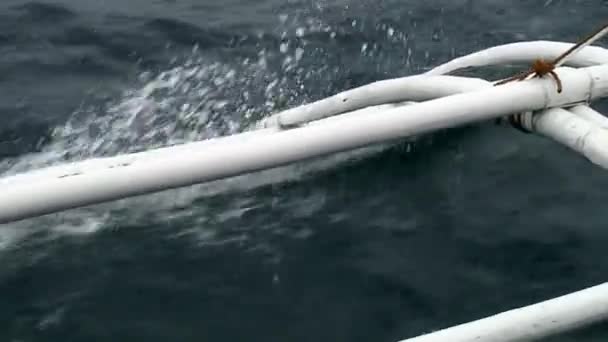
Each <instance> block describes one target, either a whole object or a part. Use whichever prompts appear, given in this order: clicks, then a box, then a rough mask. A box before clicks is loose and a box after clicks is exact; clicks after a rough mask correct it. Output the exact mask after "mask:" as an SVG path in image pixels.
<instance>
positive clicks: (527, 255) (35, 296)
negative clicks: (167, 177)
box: [0, 0, 608, 342]
mask: <svg viewBox="0 0 608 342" xmlns="http://www.w3.org/2000/svg"><path fill="white" fill-rule="evenodd" d="M606 18H608V3H607V2H606V1H599V0H598V1H590V0H589V1H574V0H573V1H560V0H553V1H551V0H547V1H523V0H521V1H498V0H485V1H481V0H480V1H465V0H449V1H448V0H434V1H424V2H423V1H419V0H418V1H409V0H401V1H398V0H383V1H370V0H357V1H349V0H335V1H331V0H316V1H309V0H283V1H281V0H255V1H254V0H226V1H211V0H56V1H46V0H45V1H39V2H28V1H22V0H19V1H17V0H2V2H0V115H1V118H2V120H1V122H0V172H1V173H3V174H12V173H15V172H20V171H25V170H29V169H33V168H37V167H41V166H45V165H50V164H56V163H59V162H62V161H66V160H67V161H69V160H79V159H84V158H87V157H92V156H105V155H115V154H118V153H126V152H130V151H138V150H143V149H147V148H152V147H158V146H166V145H170V144H176V143H180V142H186V141H195V140H201V139H205V138H209V137H213V136H217V135H225V134H230V133H234V132H239V131H242V130H245V129H247V128H248V127H250V126H251V125H252V124H254V123H255V122H256V121H257V120H259V119H260V118H262V117H264V116H267V115H269V114H271V113H273V112H276V111H278V110H280V109H283V108H286V107H290V106H295V105H298V104H301V103H304V102H307V101H311V100H315V99H319V98H322V97H325V96H328V95H331V94H333V93H335V92H338V91H341V90H344V89H348V88H352V87H354V86H357V85H361V84H365V83H368V82H371V81H374V80H379V79H385V78H390V77H398V76H403V75H409V74H414V73H419V72H422V71H424V70H427V69H429V68H430V67H432V66H434V65H437V64H438V63H441V62H444V61H447V60H449V59H450V58H452V57H454V56H460V55H463V54H466V53H469V52H472V51H475V50H478V49H481V48H486V47H490V46H493V45H496V44H501V43H507V42H513V41H521V40H533V39H551V40H560V41H573V40H576V39H577V38H579V37H581V36H583V35H584V34H586V33H587V32H588V31H590V30H592V29H594V28H595V27H597V26H598V25H600V24H603V23H604V22H605V21H606ZM598 44H599V45H603V46H606V45H607V43H606V42H605V41H604V42H599V43H598ZM482 76H483V75H482ZM603 107H604V108H606V106H605V105H604V106H603ZM607 187H608V174H607V173H606V172H605V171H602V170H600V169H599V168H597V167H595V166H593V165H591V164H590V163H589V162H587V161H586V160H584V159H582V158H581V157H579V156H577V155H575V154H574V153H571V152H570V151H568V150H566V149H565V148H563V147H561V146H558V145H556V144H555V143H553V142H551V141H548V140H546V139H543V138H540V137H537V136H532V135H524V134H521V133H519V132H517V131H515V130H511V129H505V128H504V127H497V126H494V125H492V124H485V123H484V124H479V125H473V126H468V127H463V128H458V129H452V130H448V131H444V132H439V133H437V134H433V135H431V136H427V137H423V138H422V139H420V140H417V141H416V142H415V143H413V144H408V143H406V142H404V143H403V144H398V145H396V146H392V147H387V148H382V149H371V150H370V149H367V150H365V151H362V152H359V153H346V154H342V155H339V156H336V157H331V158H325V159H323V160H317V161H311V162H307V163H302V164H298V165H294V166H290V167H284V168H280V169H276V170H271V171H269V172H263V173H258V174H254V175H249V176H243V177H239V178H235V179H230V180H226V181H221V182H215V183H212V184H207V185H201V186H195V187H192V188H187V189H180V190H174V191H167V192H165V193H161V194H156V195H150V196H144V197H141V198H135V199H129V200H123V201H119V202H115V203H108V204H104V205H100V206H94V207H90V208H83V209H78V210H72V211H69V212H65V213H62V214H57V215H50V216H47V217H42V218H38V219H32V220H26V221H23V222H19V223H15V224H10V225H3V226H0V341H7V342H17V341H19V342H27V341H281V342H285V341H290V342H291V341H293V342H300V341H328V342H329V341H331V342H341V341H344V342H356V341H366V342H367V341H377V342H396V341H398V340H400V339H403V338H406V337H413V336H416V335H419V334H422V333H424V332H428V331H432V330H436V329H441V328H444V327H448V326H450V325H453V324H457V323H462V322H465V321H469V320H473V319H477V318H481V317H484V316H486V315H490V314H494V313H497V312H500V311H503V310H507V309H511V308H515V307H518V306H521V305H526V304H531V303H534V302H537V301H541V300H545V299H549V298H552V297H554V296H558V295H561V294H565V293H568V292H571V291H576V290H579V289H582V288H585V287H588V286H592V285H596V284H600V283H602V282H604V281H606V280H608V276H607V275H608V257H607V255H606V245H607V244H608V227H607V224H606V220H607V219H608V211H606V209H605V206H606V203H607V202H608V192H607V191H606V190H605V189H607ZM0 191H1V190H0ZM606 339H608V325H606V324H604V325H598V326H595V327H591V328H587V329H584V330H583V331H580V332H577V333H573V334H570V335H568V336H562V337H559V338H554V339H550V340H549V341H554V342H556V341H575V340H576V341H605V340H606Z"/></svg>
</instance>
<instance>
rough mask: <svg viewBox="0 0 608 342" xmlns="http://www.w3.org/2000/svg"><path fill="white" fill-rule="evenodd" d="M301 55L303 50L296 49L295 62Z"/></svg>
mask: <svg viewBox="0 0 608 342" xmlns="http://www.w3.org/2000/svg"><path fill="white" fill-rule="evenodd" d="M303 54H304V49H302V48H297V49H296V62H297V61H299V60H300V59H301V58H302V55H303Z"/></svg>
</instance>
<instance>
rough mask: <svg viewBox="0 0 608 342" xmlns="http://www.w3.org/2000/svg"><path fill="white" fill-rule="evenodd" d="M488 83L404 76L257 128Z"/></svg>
mask: <svg viewBox="0 0 608 342" xmlns="http://www.w3.org/2000/svg"><path fill="white" fill-rule="evenodd" d="M491 86H492V84H491V83H490V82H488V81H485V80H482V79H476V78H467V77H457V76H442V75H438V76H434V77H426V76H422V75H416V76H407V77H401V78H395V79H388V80H382V81H377V82H373V83H370V84H367V85H364V86H361V87H357V88H353V89H350V90H346V91H343V92H341V93H338V94H336V95H333V96H330V97H328V98H325V99H322V100H319V101H315V102H312V103H309V104H306V105H302V106H299V107H295V108H292V109H288V110H285V111H283V112H280V113H277V114H274V115H272V116H270V117H268V118H267V119H265V120H264V121H263V122H262V123H261V125H262V126H264V127H268V126H269V125H275V124H278V125H279V126H281V127H291V126H295V125H300V124H303V123H306V122H310V121H314V120H319V119H322V118H325V117H328V116H332V115H336V114H341V113H345V112H350V111H353V110H357V109H360V108H364V107H367V106H375V105H381V104H386V103H391V102H401V101H418V102H419V101H426V100H430V99H436V98H438V97H443V96H447V95H453V94H457V93H463V92H468V91H473V90H477V89H481V88H484V87H491Z"/></svg>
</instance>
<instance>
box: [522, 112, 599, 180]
mask: <svg viewBox="0 0 608 342" xmlns="http://www.w3.org/2000/svg"><path fill="white" fill-rule="evenodd" d="M530 123H531V125H530V126H528V127H526V128H527V129H529V130H530V131H532V132H536V133H539V134H541V135H544V136H546V137H549V138H551V139H553V140H555V141H557V142H559V143H561V144H562V145H565V146H567V147H569V148H570V149H572V150H574V151H576V152H578V153H580V154H581V155H583V156H584V157H586V158H587V159H588V160H589V161H591V162H592V163H594V164H596V165H598V166H601V167H602V168H604V169H608V129H606V128H602V127H600V126H598V125H597V124H595V123H594V122H591V121H589V120H587V119H585V118H583V117H581V116H579V115H576V114H574V113H572V112H570V111H568V110H565V109H561V108H552V109H548V110H545V111H543V112H541V113H538V114H535V115H534V116H533V117H532V120H531V122H530Z"/></svg>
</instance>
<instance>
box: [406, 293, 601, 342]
mask: <svg viewBox="0 0 608 342" xmlns="http://www.w3.org/2000/svg"><path fill="white" fill-rule="evenodd" d="M606 319H608V283H604V284H601V285H597V286H594V287H590V288H587V289H584V290H581V291H578V292H574V293H571V294H568V295H564V296H561V297H558V298H554V299H550V300H547V301H544V302H541V303H538V304H534V305H530V306H526V307H523V308H518V309H514V310H510V311H506V312H503V313H500V314H497V315H494V316H490V317H487V318H483V319H480V320H477V321H473V322H469V323H465V324H461V325H457V326H454V327H451V328H447V329H444V330H439V331H436V332H432V333H429V334H426V335H421V336H418V337H414V338H409V339H405V340H402V341H400V342H446V341H449V342H522V341H526V342H528V341H537V340H540V339H543V338H547V337H550V336H555V335H559V334H561V333H564V332H567V331H571V330H575V329H578V328H582V327H585V326H588V325H591V324H594V323H597V322H600V321H603V320H606Z"/></svg>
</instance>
